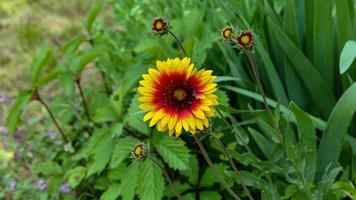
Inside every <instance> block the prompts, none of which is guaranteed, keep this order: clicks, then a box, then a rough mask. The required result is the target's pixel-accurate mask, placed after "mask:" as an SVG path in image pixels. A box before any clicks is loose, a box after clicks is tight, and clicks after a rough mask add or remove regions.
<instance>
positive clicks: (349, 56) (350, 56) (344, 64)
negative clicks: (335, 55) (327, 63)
mask: <svg viewBox="0 0 356 200" xmlns="http://www.w3.org/2000/svg"><path fill="white" fill-rule="evenodd" d="M355 58H356V41H352V40H350V41H348V42H346V44H345V46H344V48H343V49H342V51H341V54H340V66H339V69H340V74H343V73H345V72H346V71H347V70H348V69H349V68H350V67H351V65H352V63H353V62H354V60H355Z"/></svg>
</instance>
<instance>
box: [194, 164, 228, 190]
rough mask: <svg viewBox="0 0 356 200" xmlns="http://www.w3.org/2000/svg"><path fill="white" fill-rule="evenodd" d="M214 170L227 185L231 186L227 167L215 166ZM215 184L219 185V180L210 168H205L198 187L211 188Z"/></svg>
mask: <svg viewBox="0 0 356 200" xmlns="http://www.w3.org/2000/svg"><path fill="white" fill-rule="evenodd" d="M215 167H216V169H217V170H218V172H219V173H220V174H221V175H222V176H223V177H224V179H225V181H226V182H227V183H228V184H229V185H232V184H233V179H232V172H231V171H229V170H228V167H227V166H226V165H224V164H223V163H218V164H215ZM215 183H220V181H219V179H218V178H217V177H216V176H215V174H214V172H213V170H212V169H211V168H206V170H205V172H204V174H203V176H202V178H201V180H200V186H201V187H211V186H213V185H214V184H215Z"/></svg>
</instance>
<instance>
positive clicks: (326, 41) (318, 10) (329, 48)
mask: <svg viewBox="0 0 356 200" xmlns="http://www.w3.org/2000/svg"><path fill="white" fill-rule="evenodd" d="M332 6H333V0H315V5H314V19H313V22H314V30H313V46H314V53H313V55H314V60H313V62H314V64H315V66H316V68H317V69H318V71H319V73H320V74H321V76H322V77H324V79H325V81H326V83H327V84H328V86H329V88H330V89H331V90H332V91H333V90H334V75H335V69H334V44H333V43H334V40H333V39H334V38H333V32H334V30H333V28H334V27H333V23H334V22H333V17H332Z"/></svg>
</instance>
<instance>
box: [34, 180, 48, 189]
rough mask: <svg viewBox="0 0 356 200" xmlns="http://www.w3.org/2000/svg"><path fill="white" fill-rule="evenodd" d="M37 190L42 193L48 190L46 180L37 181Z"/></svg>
mask: <svg viewBox="0 0 356 200" xmlns="http://www.w3.org/2000/svg"><path fill="white" fill-rule="evenodd" d="M36 188H37V189H38V190H40V191H44V190H46V189H47V183H46V181H45V180H43V179H40V180H38V181H37V184H36Z"/></svg>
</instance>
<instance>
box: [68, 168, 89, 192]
mask: <svg viewBox="0 0 356 200" xmlns="http://www.w3.org/2000/svg"><path fill="white" fill-rule="evenodd" d="M85 173H86V168H85V167H81V166H79V167H76V168H74V169H72V170H70V171H69V172H68V174H69V175H68V183H69V185H70V186H71V187H72V188H75V187H77V186H78V185H79V184H80V182H81V181H82V180H83V178H84V177H85Z"/></svg>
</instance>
